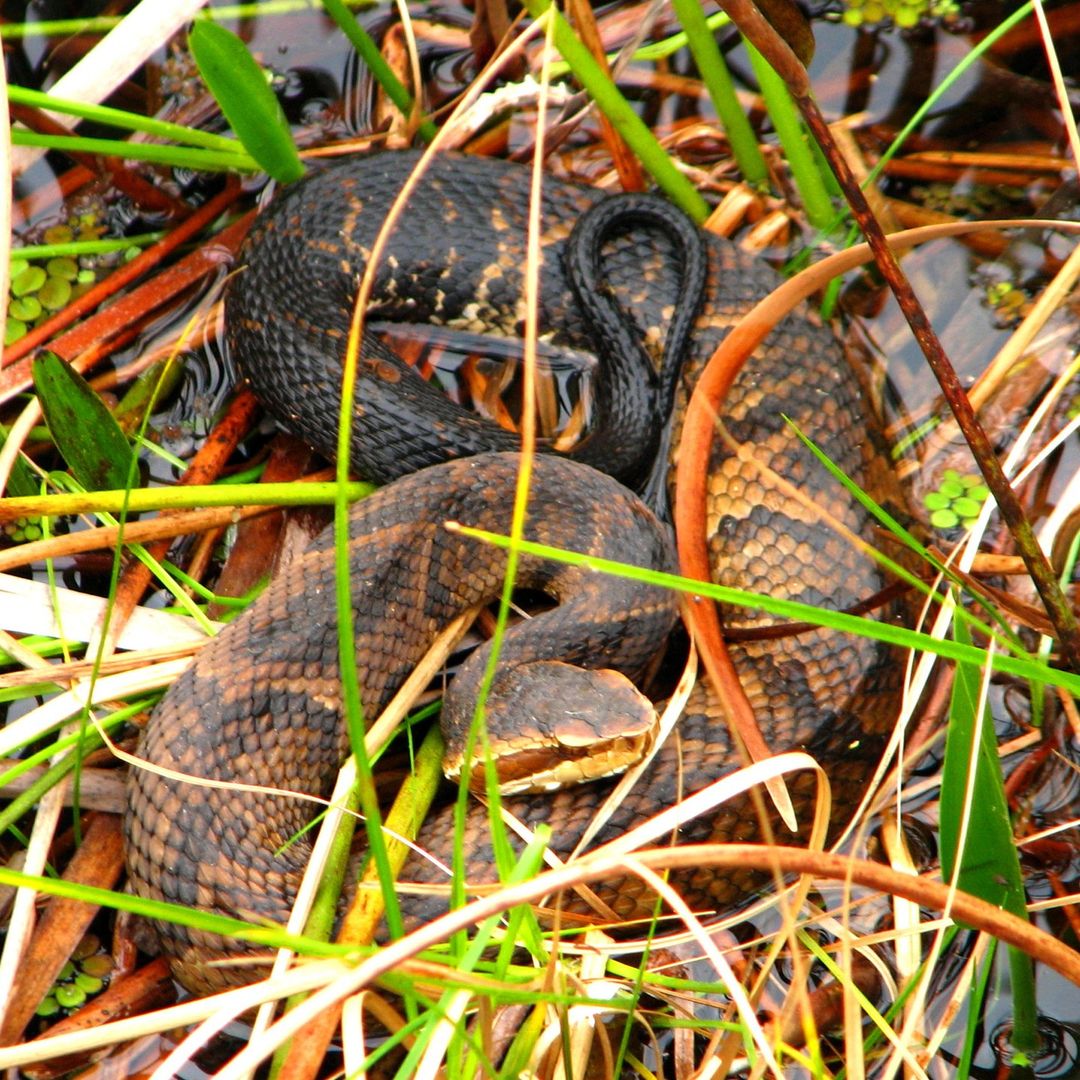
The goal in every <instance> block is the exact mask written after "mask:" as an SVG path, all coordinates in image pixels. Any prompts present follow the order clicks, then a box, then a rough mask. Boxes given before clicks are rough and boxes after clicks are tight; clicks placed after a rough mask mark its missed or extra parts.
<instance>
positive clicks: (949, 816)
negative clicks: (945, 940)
mask: <svg viewBox="0 0 1080 1080" xmlns="http://www.w3.org/2000/svg"><path fill="white" fill-rule="evenodd" d="M953 636H954V637H955V639H956V640H957V641H958V642H960V643H961V644H963V645H968V646H970V645H971V638H970V636H969V634H968V630H967V627H966V625H964V623H963V622H961V621H960V620H956V624H955V629H954V632H953ZM980 679H981V673H980V671H979V668H978V667H977V666H975V665H974V664H971V663H966V662H963V661H961V662H958V663H957V665H956V676H955V679H954V681H953V692H952V701H951V704H950V711H949V727H948V732H947V734H946V737H945V764H944V768H943V771H942V780H941V865H942V870H943V871H944V873H945V876H946V877H947V878H951V877H952V876H953V874H954V873H956V874H958V875H959V877H958V880H957V884H958V885H959V887H960V888H961V889H963V891H964V892H968V893H971V894H972V895H973V896H978V897H981V898H982V899H983V900H986V901H987V902H988V903H991V904H998V905H1000V906H1001V907H1004V908H1005V909H1006V910H1007V911H1011V912H1012V913H1013V914H1014V915H1018V916H1019V917H1020V918H1026V917H1027V915H1026V908H1025V904H1024V886H1023V880H1022V877H1021V874H1020V862H1019V859H1018V858H1017V854H1016V845H1015V844H1014V842H1013V829H1012V821H1011V820H1010V818H1009V807H1008V803H1007V802H1006V800H1005V786H1004V781H1003V780H1002V775H1001V764H1000V762H999V761H998V755H997V742H996V739H995V735H994V725H993V722H992V721H991V719H990V717H989V715H984V716H983V717H982V723H981V724H980V723H979V719H980V716H979V710H978V698H979V681H980ZM976 740H978V743H977V744H976ZM973 759H974V771H973V775H969V774H970V773H971V772H972V768H971V763H972V760H973ZM968 799H970V800H971V804H972V814H971V818H970V821H969V824H968V829H967V837H966V841H965V843H964V847H963V850H960V849H959V837H960V825H961V819H962V817H963V813H964V806H965V804H966V802H967V800H968Z"/></svg>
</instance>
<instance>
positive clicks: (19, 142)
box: [11, 128, 259, 172]
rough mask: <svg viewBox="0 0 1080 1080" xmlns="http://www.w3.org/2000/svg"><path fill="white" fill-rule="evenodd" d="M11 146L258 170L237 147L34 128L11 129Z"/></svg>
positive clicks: (206, 168)
mask: <svg viewBox="0 0 1080 1080" xmlns="http://www.w3.org/2000/svg"><path fill="white" fill-rule="evenodd" d="M11 142H12V145H13V146H37V147H41V148H43V149H45V150H61V151H64V152H71V153H76V154H101V155H104V156H105V157H119V158H124V159H125V160H128V161H148V162H150V163H151V164H152V165H173V166H179V167H181V168H188V169H201V170H203V171H204V172H225V171H228V170H230V169H239V170H242V171H245V172H258V170H259V163H258V162H257V161H255V159H254V158H252V157H250V156H249V155H248V154H246V153H242V152H240V151H239V150H238V151H237V152H236V153H230V154H224V153H222V152H220V151H218V150H201V149H199V148H198V147H190V146H162V145H158V144H157V143H133V142H124V141H122V140H120V139H90V138H85V137H84V136H82V135H41V134H39V133H38V132H36V131H23V130H22V129H21V128H14V129H12V132H11Z"/></svg>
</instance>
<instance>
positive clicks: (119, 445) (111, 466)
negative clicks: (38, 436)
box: [33, 352, 132, 491]
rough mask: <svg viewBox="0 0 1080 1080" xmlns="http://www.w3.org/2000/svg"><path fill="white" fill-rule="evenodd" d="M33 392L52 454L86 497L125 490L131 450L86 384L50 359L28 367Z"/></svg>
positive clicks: (61, 362)
mask: <svg viewBox="0 0 1080 1080" xmlns="http://www.w3.org/2000/svg"><path fill="white" fill-rule="evenodd" d="M33 375H34V386H35V388H36V389H37V392H38V398H39V399H40V401H41V409H42V412H44V413H45V421H46V423H47V424H48V425H49V431H51V432H52V437H53V441H54V442H55V443H56V448H57V449H58V450H59V451H60V453H61V454H62V455H63V457H64V460H65V461H66V462H67V464H68V468H69V469H71V473H72V475H73V476H74V477H75V479H76V480H78V481H79V483H80V484H82V486H83V487H85V488H86V489H87V490H88V491H98V490H100V489H102V488H106V489H111V488H125V487H127V484H128V473H129V471H130V468H131V453H132V451H131V446H130V444H129V443H128V441H127V438H126V436H125V435H124V433H123V432H122V431H121V430H120V426H119V425H118V424H117V422H116V421H115V420H114V419H113V416H112V413H110V412H109V410H108V409H107V408H106V407H105V403H104V402H103V401H102V400H101V398H100V397H98V395H97V393H96V392H95V391H94V390H93V389H91V387H90V384H89V383H88V382H87V381H86V380H85V379H84V378H83V377H82V376H81V375H80V374H79V373H78V372H77V371H76V370H75V369H74V368H73V367H72V366H71V365H70V364H68V363H67V362H66V361H64V360H61V359H60V357H59V356H57V355H56V354H55V353H49V352H47V353H43V354H42V355H41V356H39V357H38V358H37V359H36V360H35V361H34V367H33Z"/></svg>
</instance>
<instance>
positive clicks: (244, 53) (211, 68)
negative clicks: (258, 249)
mask: <svg viewBox="0 0 1080 1080" xmlns="http://www.w3.org/2000/svg"><path fill="white" fill-rule="evenodd" d="M188 44H189V45H190V47H191V55H192V56H193V57H194V58H195V63H196V64H197V65H198V68H199V74H200V75H202V77H203V81H204V82H205V83H206V85H207V86H208V87H209V88H210V93H212V94H213V95H214V97H215V99H216V100H217V103H218V104H219V105H220V106H221V111H222V112H223V113H224V114H225V118H226V119H227V120H228V121H229V125H230V126H231V127H232V129H233V131H235V132H236V136H237V138H238V139H239V140H240V141H241V142H242V143H243V144H244V146H245V148H246V149H247V151H248V153H249V154H251V156H252V157H253V158H254V159H255V160H256V161H257V162H258V163H259V164H260V165H261V166H262V167H263V168H264V169H265V170H266V171H267V172H268V173H269V174H270V175H271V176H272V177H274V179H275V180H278V181H280V182H281V183H283V184H289V183H292V182H293V181H294V180H299V179H300V177H301V176H303V175H304V165H303V162H301V160H300V155H299V154H298V153H297V152H296V144H295V143H294V142H293V139H292V132H291V131H290V130H289V122H288V121H287V120H286V119H285V114H284V113H283V112H282V111H281V104H280V102H279V101H278V99H277V98H276V97H275V96H274V94H273V91H271V89H270V87H269V86H268V85H267V83H266V76H265V75H264V74H263V70H262V68H260V67H259V65H258V64H256V63H255V60H254V58H253V57H252V55H251V53H249V52H248V50H247V46H246V45H244V43H243V42H242V41H241V40H240V39H239V38H238V37H237V36H236V35H235V34H234V33H233V32H232V31H231V30H226V29H225V27H223V26H219V25H218V24H217V23H212V22H207V21H199V22H196V23H195V25H194V26H193V27H192V29H191V33H190V35H189V36H188Z"/></svg>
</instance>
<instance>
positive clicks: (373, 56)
mask: <svg viewBox="0 0 1080 1080" xmlns="http://www.w3.org/2000/svg"><path fill="white" fill-rule="evenodd" d="M323 7H324V8H326V13H327V14H328V15H330V16H331V18H333V20H334V22H336V23H337V24H338V28H339V29H340V30H341V32H342V33H343V34H344V35H345V36H346V37H347V38H348V39H349V43H350V44H351V45H352V47H353V48H354V49H355V50H356V53H357V55H358V56H359V57H360V59H361V60H363V62H364V63H365V64H366V65H367V67H368V70H369V71H370V72H371V74H372V76H373V77H374V79H375V81H376V82H377V83H378V84H379V86H380V87H382V91H383V93H384V94H386V96H387V97H388V98H389V99H390V100H391V101H392V102H393V103H394V106H395V108H396V109H397V110H398V112H400V113H401V115H402V116H404V117H405V118H406V119H408V118H409V117H410V116H412V113H413V106H414V102H413V99H412V95H411V94H410V93H409V91H408V90H407V89H406V88H405V87H404V86H403V85H402V82H401V80H400V79H399V78H398V77H397V75H395V74H394V69H393V68H392V67H391V66H390V65H389V64H388V63H387V62H386V58H385V57H384V56H383V54H382V52H381V50H380V49H379V46H378V45H377V44H376V43H375V41H374V39H373V38H372V37H371V35H370V34H369V33H368V32H367V31H366V30H365V29H364V28H363V27H362V26H361V25H360V24H359V23H358V22H357V21H356V16H355V15H353V13H352V12H351V11H350V10H349V8H348V6H347V5H346V4H345V2H344V0H323ZM417 132H418V133H419V135H420V137H421V138H422V139H423V140H424V142H431V140H432V139H434V138H435V136H436V134H438V128H436V127H435V125H434V124H433V123H432V122H431V121H430V120H422V121H421V122H420V125H419V126H418V127H417Z"/></svg>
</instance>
